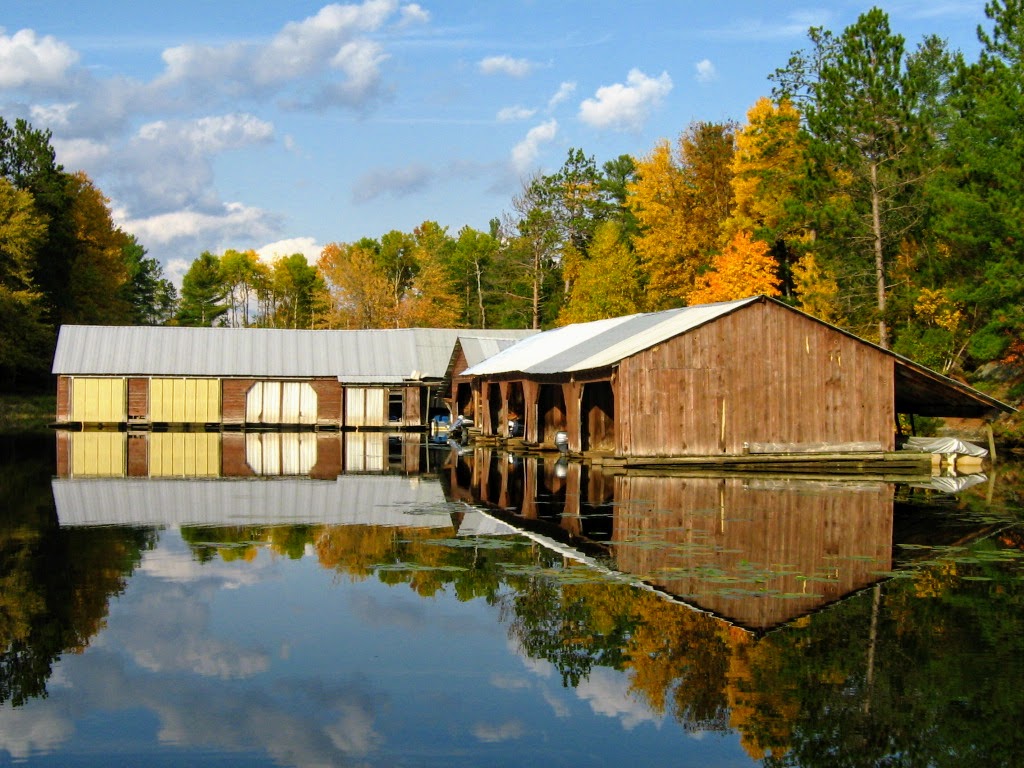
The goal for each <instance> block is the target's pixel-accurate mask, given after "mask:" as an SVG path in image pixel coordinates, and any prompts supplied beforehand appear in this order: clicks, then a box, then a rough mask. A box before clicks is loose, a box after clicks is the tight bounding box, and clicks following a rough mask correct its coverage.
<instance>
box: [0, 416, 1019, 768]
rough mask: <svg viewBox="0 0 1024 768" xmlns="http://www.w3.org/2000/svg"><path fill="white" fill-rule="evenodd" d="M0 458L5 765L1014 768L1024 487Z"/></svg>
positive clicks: (457, 464)
mask: <svg viewBox="0 0 1024 768" xmlns="http://www.w3.org/2000/svg"><path fill="white" fill-rule="evenodd" d="M420 439H421V438H415V439H413V440H407V441H403V440H399V439H388V438H387V436H382V435H362V434H359V435H339V434H336V433H335V434H319V435H318V434H306V435H279V434H274V433H268V434H255V435H251V434H250V435H241V434H236V435H225V436H223V437H222V436H221V435H205V434H204V435H195V434H153V435H130V436H129V435H125V434H124V433H58V435H56V436H54V435H44V436H42V437H38V438H21V439H6V440H2V441H0V647H2V650H3V655H2V657H0V765H10V764H23V763H24V764H31V765H53V766H57V765H60V766H111V765H133V766H134V765H138V766H149V765H157V766H161V765H167V766H170V765H174V766H179V765H203V766H206V765H211V766H212V765H216V766H231V765H245V766H335V765H359V766H454V765H460V766H461V765H464V766H482V765H487V766H521V765H544V766H563V765H564V766H591V765H593V766H623V765H630V766H647V765H650V766H668V765H671V766H749V765H770V766H830V767H831V766H877V765H885V766H958V768H959V767H961V766H1013V765H1022V764H1024V729H1022V728H1021V724H1022V723H1024V523H1022V521H1024V498H1022V495H1024V468H1022V467H1019V466H1014V465H1012V464H1001V465H999V466H998V467H997V470H998V471H997V472H989V473H988V474H986V475H976V476H970V477H959V478H950V477H943V478H937V479H936V480H934V481H933V480H930V479H928V478H920V481H915V482H908V481H900V482H892V481H886V480H884V479H875V478H864V477H854V478H846V479H843V478H825V477H792V476H790V477H783V476H774V477H773V476H759V475H721V474H719V475H699V474H695V475H692V476H678V475H671V476H670V475H658V474H648V475H642V474H632V473H630V474H625V473H619V474H616V473H614V472H612V471H610V470H602V469H601V468H600V467H595V466H588V465H583V464H578V463H572V462H564V461H556V460H555V459H554V458H552V457H548V458H546V459H542V460H537V459H532V458H521V457H519V458H517V457H511V456H509V455H507V454H502V453H499V452H496V451H492V450H484V449H477V450H475V451H468V452H467V451H464V452H462V454H461V455H460V453H459V452H458V451H455V450H452V449H451V448H448V447H447V446H430V447H428V446H426V445H424V444H421V443H420V442H419V440H420Z"/></svg>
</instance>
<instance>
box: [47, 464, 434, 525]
mask: <svg viewBox="0 0 1024 768" xmlns="http://www.w3.org/2000/svg"><path fill="white" fill-rule="evenodd" d="M51 482H52V486H53V498H54V502H55V503H56V507H57V519H58V520H59V521H60V525H61V526H62V527H66V526H78V525H147V526H150V525H152V526H158V527H162V526H181V525H220V526H227V525H274V524H293V525H294V524H297V523H318V524H323V525H382V526H402V527H408V528H446V527H449V526H452V525H453V523H452V517H451V514H450V512H449V511H448V510H447V508H446V506H445V499H444V492H443V490H442V489H441V484H440V482H438V481H437V480H436V479H432V478H430V479H428V478H420V477H404V476H401V475H340V476H339V477H338V478H337V480H335V481H333V482H332V481H326V480H309V479H294V478H282V479H272V480H268V479H261V480H258V481H256V480H190V479H150V478H126V479H124V478H89V479H77V478H76V479H61V478H55V479H54V480H52V481H51Z"/></svg>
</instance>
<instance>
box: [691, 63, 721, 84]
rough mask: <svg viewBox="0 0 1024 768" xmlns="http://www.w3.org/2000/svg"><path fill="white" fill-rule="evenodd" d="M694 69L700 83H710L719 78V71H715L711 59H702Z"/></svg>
mask: <svg viewBox="0 0 1024 768" xmlns="http://www.w3.org/2000/svg"><path fill="white" fill-rule="evenodd" d="M693 68H694V69H695V70H696V73H697V74H696V78H697V82H698V83H710V82H711V81H712V80H715V79H717V77H718V70H716V69H715V65H714V64H712V63H711V60H710V59H701V60H700V61H698V62H697V63H696V64H694V67H693Z"/></svg>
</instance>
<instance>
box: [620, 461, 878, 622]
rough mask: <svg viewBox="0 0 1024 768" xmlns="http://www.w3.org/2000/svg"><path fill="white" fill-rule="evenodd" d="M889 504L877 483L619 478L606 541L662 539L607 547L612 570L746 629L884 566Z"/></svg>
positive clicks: (806, 607) (811, 605) (793, 612)
mask: <svg viewBox="0 0 1024 768" xmlns="http://www.w3.org/2000/svg"><path fill="white" fill-rule="evenodd" d="M892 499H893V488H892V486H891V485H889V484H884V483H878V484H872V485H867V484H865V485H861V486H853V487H850V488H848V489H844V490H842V491H837V490H836V489H835V488H834V487H832V486H826V484H821V485H820V486H818V485H817V484H815V483H813V482H796V483H788V482H782V481H755V480H748V479H743V478H680V477H643V476H634V475H621V476H618V477H616V478H615V501H616V503H617V506H616V508H615V515H614V531H613V536H612V541H613V543H619V542H622V543H624V544H627V543H629V542H636V541H644V540H646V539H647V538H649V537H654V538H658V539H660V540H665V539H667V542H668V543H667V546H664V547H636V546H622V547H615V550H614V552H615V554H614V567H615V568H616V569H617V570H620V571H624V572H627V573H632V574H636V575H640V576H642V577H643V578H645V579H646V580H649V581H650V583H652V584H653V585H654V586H656V587H658V588H660V589H664V590H665V591H666V592H668V593H670V594H673V595H679V596H682V597H683V599H685V600H687V601H688V602H691V601H692V602H693V603H695V604H696V605H698V606H699V607H701V608H704V609H705V610H709V611H712V612H714V613H715V614H718V615H720V616H725V617H727V618H729V619H731V620H733V621H736V622H738V623H739V624H741V625H743V626H744V627H747V628H749V629H770V628H772V627H774V626H777V625H779V624H782V623H784V622H787V621H789V620H791V619H793V618H795V617H797V616H801V615H804V614H806V613H809V612H811V611H813V610H815V609H818V608H821V607H822V606H824V605H826V604H828V603H831V602H833V601H835V600H838V599H839V598H841V597H843V596H844V595H847V594H849V593H850V592H853V591H856V590H858V589H862V588H864V587H866V586H868V585H870V584H873V583H875V582H876V581H878V580H879V578H880V576H879V574H880V573H884V572H886V571H888V570H890V569H891V567H892V531H893V529H892V524H893V502H892ZM655 510H656V511H657V514H652V512H653V511H655ZM723 576H725V577H727V579H728V583H727V584H726V583H724V582H723ZM727 587H728V588H727Z"/></svg>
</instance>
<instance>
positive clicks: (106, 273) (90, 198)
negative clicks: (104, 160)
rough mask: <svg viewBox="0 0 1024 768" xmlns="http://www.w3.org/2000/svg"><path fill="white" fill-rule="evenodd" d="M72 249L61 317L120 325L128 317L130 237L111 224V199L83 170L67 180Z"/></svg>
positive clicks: (129, 317)
mask: <svg viewBox="0 0 1024 768" xmlns="http://www.w3.org/2000/svg"><path fill="white" fill-rule="evenodd" d="M68 191H69V194H70V198H71V220H72V223H73V226H74V238H75V242H76V248H75V251H74V255H73V259H72V262H71V273H70V300H71V304H70V306H69V307H68V309H67V311H66V313H65V318H64V319H65V320H66V321H67V322H72V323H88V324H94V325H95V324H110V325H119V324H123V323H127V322H129V321H130V319H131V307H130V306H129V304H128V302H127V301H126V300H125V298H124V287H125V285H126V284H127V282H128V270H127V267H126V264H125V257H124V249H125V248H126V247H127V246H128V245H129V243H130V237H129V236H128V235H127V234H125V233H124V232H123V231H122V230H121V229H120V228H118V227H117V226H115V225H114V223H113V219H112V216H111V213H110V208H109V201H108V200H107V198H106V197H104V195H103V193H102V192H100V190H99V189H97V188H96V186H95V185H94V184H93V183H92V181H91V180H90V179H89V178H88V177H87V176H86V175H85V174H84V173H81V172H79V173H75V174H72V175H71V176H70V177H69V179H68Z"/></svg>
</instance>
